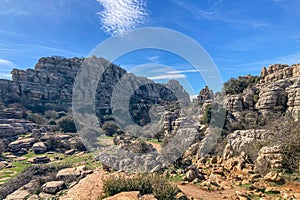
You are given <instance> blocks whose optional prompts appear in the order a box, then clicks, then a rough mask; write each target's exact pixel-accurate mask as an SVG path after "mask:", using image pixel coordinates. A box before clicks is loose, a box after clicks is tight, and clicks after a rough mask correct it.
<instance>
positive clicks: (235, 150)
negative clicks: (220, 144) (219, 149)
mask: <svg viewBox="0 0 300 200" xmlns="http://www.w3.org/2000/svg"><path fill="white" fill-rule="evenodd" d="M266 138H267V134H266V131H265V130H264V129H259V130H255V129H253V130H237V131H234V132H233V133H230V134H229V135H228V136H227V144H226V146H225V148H224V151H223V159H225V160H227V159H229V158H231V157H234V156H236V155H240V154H241V152H251V150H252V149H253V148H255V145H258V144H260V143H262V142H263V141H264V140H265V139H266Z"/></svg>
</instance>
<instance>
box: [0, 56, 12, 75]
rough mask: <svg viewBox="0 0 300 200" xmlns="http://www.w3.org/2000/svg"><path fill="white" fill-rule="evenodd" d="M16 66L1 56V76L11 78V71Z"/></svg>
mask: <svg viewBox="0 0 300 200" xmlns="http://www.w3.org/2000/svg"><path fill="white" fill-rule="evenodd" d="M14 67H15V64H14V63H13V62H12V61H10V60H6V59H1V58H0V78H5V79H7V78H10V77H11V75H10V71H11V70H12V69H13V68H14Z"/></svg>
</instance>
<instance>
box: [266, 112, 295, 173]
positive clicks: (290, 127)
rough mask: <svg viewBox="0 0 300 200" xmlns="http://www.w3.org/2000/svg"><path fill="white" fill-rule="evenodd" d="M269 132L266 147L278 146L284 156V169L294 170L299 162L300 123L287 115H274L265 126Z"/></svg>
mask: <svg viewBox="0 0 300 200" xmlns="http://www.w3.org/2000/svg"><path fill="white" fill-rule="evenodd" d="M266 129H267V130H270V131H269V139H268V141H267V145H268V146H273V145H274V146H275V145H279V146H280V147H281V149H282V153H283V154H284V163H283V164H284V166H283V167H284V168H285V169H287V170H289V171H294V170H296V169H297V168H298V167H299V166H297V165H298V163H299V161H300V121H295V120H294V119H293V117H291V116H288V115H281V116H278V115H274V116H273V117H272V119H270V120H269V121H268V123H267V125H266Z"/></svg>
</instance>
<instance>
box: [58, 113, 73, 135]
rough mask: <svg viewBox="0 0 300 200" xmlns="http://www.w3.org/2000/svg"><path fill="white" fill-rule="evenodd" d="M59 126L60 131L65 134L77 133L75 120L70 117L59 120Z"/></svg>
mask: <svg viewBox="0 0 300 200" xmlns="http://www.w3.org/2000/svg"><path fill="white" fill-rule="evenodd" d="M57 124H58V126H59V127H60V129H61V130H62V131H63V132H65V133H67V132H71V133H76V126H75V123H74V120H73V118H72V117H70V116H65V117H62V118H61V119H59V120H58V122H57Z"/></svg>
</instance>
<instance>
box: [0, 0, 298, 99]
mask: <svg viewBox="0 0 300 200" xmlns="http://www.w3.org/2000/svg"><path fill="white" fill-rule="evenodd" d="M118 3H119V4H118ZM122 3H123V4H122ZM299 22H300V2H299V1H298V0H251V1H246V0H245V1H244V0H241V1H238V0H215V1H214V0H201V1H200V0H181V1H180V0H160V1H159V0H144V1H141V0H1V1H0V78H9V76H10V70H11V69H12V68H14V67H15V68H21V69H26V68H32V67H34V65H35V63H36V62H37V60H38V59H39V58H40V57H43V56H53V55H59V56H64V57H75V56H76V57H85V56H87V55H88V53H89V52H90V51H91V50H92V49H93V48H94V47H95V46H96V45H97V44H99V43H101V42H102V41H104V40H105V39H107V38H110V37H111V36H112V35H116V34H120V33H123V32H126V31H127V30H130V29H132V28H135V27H164V28H169V29H173V30H176V31H179V32H181V33H183V34H186V35H187V36H189V37H191V38H193V39H194V40H196V41H197V42H198V43H199V44H200V45H202V46H203V47H204V48H205V50H206V51H207V52H208V53H209V55H210V56H211V58H212V59H213V60H214V62H215V63H216V65H217V67H218V69H219V70H220V72H221V76H222V78H223V80H224V81H226V80H228V79H229V78H230V77H237V76H239V75H246V74H253V75H257V74H259V72H260V70H261V68H262V66H268V65H270V64H273V63H287V64H294V63H300V26H299V24H300V23H299ZM115 63H116V64H118V65H120V66H122V67H124V68H125V69H127V70H131V69H132V68H134V67H136V66H139V65H143V64H145V63H155V64H161V65H164V66H166V67H171V68H172V69H175V70H177V71H178V72H176V73H173V74H176V76H174V77H177V78H179V80H180V79H186V80H187V81H188V82H189V83H190V84H191V85H192V87H193V89H194V91H195V92H196V93H198V91H199V89H200V88H202V87H203V85H204V84H205V83H203V80H202V79H201V77H199V73H197V72H195V71H193V68H192V66H190V65H189V64H188V63H187V62H186V61H184V60H183V59H182V58H180V57H178V56H175V55H172V54H170V53H168V52H163V51H160V50H149V49H148V50H141V51H139V52H132V53H130V54H128V55H125V56H123V57H122V58H120V59H118V60H116V61H115ZM155 66H156V65H153V68H152V69H155ZM157 68H159V66H157ZM157 68H156V69H157ZM133 71H135V70H133ZM136 72H137V73H138V74H139V75H144V76H148V77H152V78H153V79H155V80H157V81H165V80H167V78H172V76H164V75H168V73H166V72H167V71H164V72H161V71H159V70H158V71H157V70H156V72H155V70H153V73H152V74H151V70H150V69H149V70H147V71H145V70H144V71H143V70H142V71H136ZM169 74H170V73H169ZM157 76H161V78H165V79H163V80H158V79H157ZM163 76H164V77H163ZM155 77H156V78H155ZM189 92H190V93H191V94H192V93H193V92H192V91H190V90H189Z"/></svg>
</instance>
